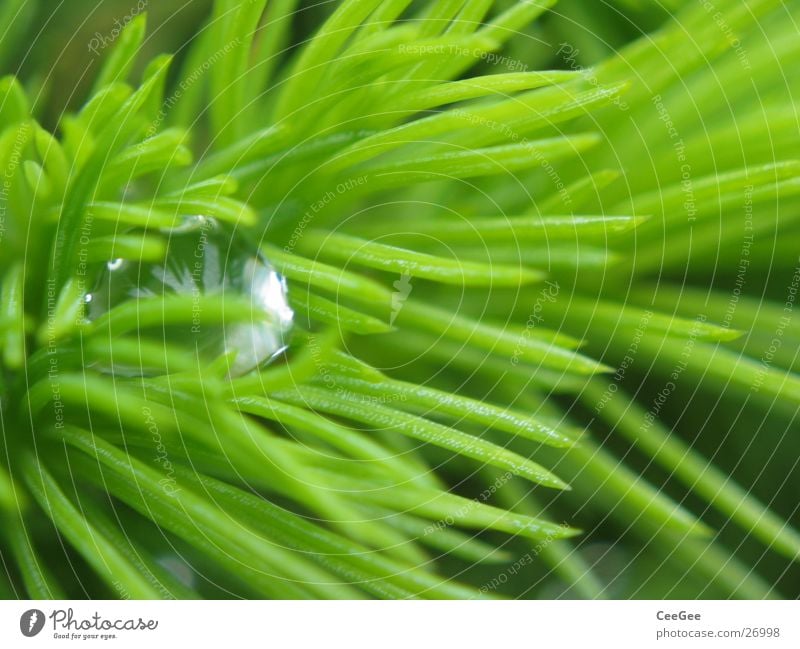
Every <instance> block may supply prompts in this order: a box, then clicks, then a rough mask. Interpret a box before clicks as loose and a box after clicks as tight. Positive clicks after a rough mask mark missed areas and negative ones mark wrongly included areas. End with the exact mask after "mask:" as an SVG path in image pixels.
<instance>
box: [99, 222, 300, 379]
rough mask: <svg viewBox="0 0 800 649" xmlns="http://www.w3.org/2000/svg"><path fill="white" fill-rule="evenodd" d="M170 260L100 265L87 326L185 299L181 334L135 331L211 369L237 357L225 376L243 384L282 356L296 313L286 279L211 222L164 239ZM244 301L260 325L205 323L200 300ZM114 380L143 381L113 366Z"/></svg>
mask: <svg viewBox="0 0 800 649" xmlns="http://www.w3.org/2000/svg"><path fill="white" fill-rule="evenodd" d="M164 238H165V241H166V244H167V252H166V255H165V257H164V259H163V260H162V261H159V262H140V261H132V260H127V259H113V260H111V261H109V262H107V263H106V264H105V267H104V268H103V270H102V272H101V274H100V276H99V278H98V280H97V283H96V285H95V288H94V290H92V292H91V293H89V294H87V295H86V297H85V300H84V302H85V312H86V317H87V319H88V320H89V321H93V320H96V319H97V318H99V317H100V316H102V315H103V314H105V313H107V312H108V311H109V310H110V309H112V308H114V307H115V306H118V305H120V304H122V303H124V302H126V301H129V300H136V299H143V298H148V297H159V296H162V297H163V296H168V295H184V296H191V297H192V301H191V302H192V310H191V313H187V319H186V321H187V323H190V324H187V325H186V326H183V327H176V326H172V325H170V326H168V327H162V328H159V329H158V330H157V331H151V330H139V331H138V332H136V333H138V335H139V336H140V337H141V338H147V339H149V340H153V341H164V342H168V343H172V344H177V345H182V346H184V347H187V346H188V347H189V348H191V349H192V350H194V349H196V350H197V351H198V352H199V353H200V354H201V355H202V357H203V358H204V359H205V360H207V361H211V360H214V359H215V358H218V357H219V356H221V355H223V354H230V353H232V352H235V358H234V360H233V361H232V363H231V365H230V375H232V376H240V375H242V374H246V373H247V372H249V371H251V370H253V369H255V368H256V367H258V366H260V365H263V364H265V363H267V362H269V361H270V360H271V359H274V358H275V357H276V356H278V355H279V354H280V353H281V352H283V351H284V350H285V349H286V346H287V342H288V337H289V333H290V331H291V328H292V323H293V319H294V313H293V312H292V309H291V308H290V306H289V303H288V298H287V292H288V291H287V287H286V281H285V279H284V278H283V277H282V276H281V275H280V274H279V273H278V272H277V271H276V270H275V269H274V268H273V267H272V266H271V265H270V263H269V261H268V260H267V259H265V258H264V256H263V255H262V254H261V253H260V252H259V251H258V250H257V249H256V248H255V247H253V246H251V245H249V243H248V242H247V241H245V240H244V238H243V237H240V236H237V235H236V234H235V233H234V231H233V230H232V229H231V228H229V227H226V226H223V225H222V224H220V223H219V222H217V221H216V220H215V219H213V218H209V217H205V216H192V217H188V218H186V219H185V220H184V221H183V222H182V223H181V224H180V225H179V226H177V227H175V228H173V229H171V230H168V231H165V232H164ZM207 295H222V296H226V295H234V296H236V297H245V298H247V299H248V300H249V302H250V304H251V306H252V307H254V308H255V309H257V311H254V313H259V314H260V313H261V312H263V313H264V317H263V318H262V317H260V316H259V317H258V318H255V317H254V318H252V319H251V320H249V321H245V322H243V321H236V322H230V323H225V324H223V325H220V324H219V323H218V322H217V323H213V324H207V325H206V324H204V323H203V313H202V299H201V298H202V297H203V296H207ZM112 370H113V371H114V372H116V373H121V374H126V375H131V374H145V373H148V372H147V371H146V370H144V369H142V368H138V371H137V370H135V369H132V368H127V367H125V368H123V367H119V366H117V365H115V366H114V367H113V368H112Z"/></svg>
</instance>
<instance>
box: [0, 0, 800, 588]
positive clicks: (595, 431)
mask: <svg viewBox="0 0 800 649" xmlns="http://www.w3.org/2000/svg"><path fill="white" fill-rule="evenodd" d="M649 4H650V3H649V2H646V1H645V0H642V1H637V2H634V1H633V0H627V1H626V2H622V1H620V2H618V3H616V5H617V6H618V7H619V9H620V10H622V9H623V8H624V10H625V11H631V12H636V11H637V8H638V10H640V11H642V12H645V13H646V12H647V11H648V5H649ZM661 4H666V5H667V6H668V8H669V9H670V10H675V11H676V12H677V13H675V14H668V13H667V11H666V10H665V9H664V8H663V7H662V8H661V9H659V11H660V12H661V13H659V14H658V15H659V16H660V17H661V19H662V22H663V24H662V26H661V27H660V28H659V29H658V30H657V31H655V32H654V33H653V34H652V35H651V36H648V37H643V38H640V39H636V40H633V41H632V42H631V43H630V44H628V45H627V46H625V47H624V48H623V49H622V50H621V51H619V52H616V53H615V52H613V51H611V48H610V47H607V46H606V45H604V44H603V41H602V39H600V38H599V37H589V36H587V33H589V32H592V30H593V29H594V28H595V27H596V30H597V31H596V34H602V33H604V31H603V30H611V31H613V30H615V29H616V30H618V31H619V33H613V34H609V38H613V39H615V40H619V39H624V38H625V34H624V33H623V31H624V30H623V27H621V26H620V25H622V21H620V22H619V24H618V23H609V22H608V21H605V22H604V21H603V20H601V19H600V18H598V16H599V14H597V13H595V11H596V9H595V6H594V5H595V3H590V2H579V1H578V0H565V1H564V3H563V13H562V12H561V10H560V7H561V5H558V4H556V3H555V2H553V1H550V0H540V1H530V0H526V1H524V2H522V1H521V2H513V1H503V2H500V1H498V2H492V1H490V0H485V1H484V0H478V1H470V2H462V1H456V2H454V1H451V0H431V1H430V2H426V3H412V2H409V1H408V0H383V1H377V0H342V1H341V2H338V3H335V7H334V8H333V9H332V10H331V13H330V15H329V16H328V17H327V19H326V20H325V21H324V22H323V23H322V24H321V25H316V26H315V32H314V36H313V37H312V38H310V39H309V40H308V41H307V42H305V43H303V44H301V45H297V46H294V43H293V41H292V32H291V27H292V25H293V24H294V23H296V22H297V21H298V20H299V18H298V16H301V15H302V14H301V13H298V14H295V12H296V11H297V10H298V8H300V7H301V5H302V3H298V2H296V0H271V1H270V2H265V1H264V0H261V1H250V0H248V1H244V0H217V1H216V2H215V3H214V6H213V10H212V12H211V13H210V15H209V16H208V19H207V22H206V23H205V24H204V26H203V27H202V28H201V29H200V31H199V32H198V34H197V36H196V37H195V38H194V39H193V40H192V42H191V44H189V45H188V47H187V48H186V51H184V52H182V53H181V56H180V59H179V60H180V63H179V64H178V65H177V66H176V65H175V64H174V62H173V58H172V57H169V56H161V57H157V58H155V59H154V60H153V61H151V62H150V63H149V64H146V65H139V64H138V63H139V61H140V59H141V52H140V50H141V49H142V48H143V47H145V44H146V38H147V34H146V31H147V30H146V17H145V16H144V15H141V16H139V17H137V18H136V19H134V20H132V21H131V22H130V24H129V25H128V27H127V28H126V29H125V31H124V32H123V33H122V34H121V35H120V36H119V38H118V39H117V41H116V42H115V43H114V45H113V47H110V48H109V49H108V50H107V51H105V52H103V66H102V69H100V70H99V71H98V72H97V73H96V75H95V76H94V79H93V86H92V89H91V92H90V94H89V95H88V96H86V97H85V98H84V101H83V102H82V107H81V108H80V109H78V110H76V111H74V112H72V113H70V114H66V115H64V116H63V117H62V118H61V120H60V121H59V123H58V124H57V128H54V129H53V132H50V131H49V130H48V129H47V128H45V127H44V126H43V125H42V124H40V123H39V121H37V118H36V115H38V114H39V113H38V112H37V111H39V110H40V107H38V106H37V105H36V101H37V100H36V98H35V97H34V96H33V95H32V94H31V93H30V92H29V91H28V90H26V87H25V85H24V84H23V83H22V82H21V81H19V80H18V79H17V78H15V77H14V76H5V77H3V78H2V80H0V169H1V170H2V172H0V173H2V177H3V183H4V184H3V189H2V193H0V226H2V227H0V269H1V270H0V272H1V274H2V276H1V277H0V426H2V435H3V440H4V443H3V445H2V446H1V447H0V459H2V462H0V519H2V525H1V526H0V553H2V557H3V559H4V565H5V566H7V567H10V569H9V574H8V576H7V578H5V577H0V593H5V592H6V591H7V592H8V596H19V597H34V598H36V597H42V598H46V597H62V596H87V595H88V596H93V597H134V598H157V597H178V598H192V597H229V596H238V597H256V598H257V597H267V598H323V597H330V598H361V597H387V598H411V597H426V598H428V597H430V598H472V597H494V596H503V595H505V596H517V597H535V596H541V597H547V596H559V595H561V594H567V595H569V596H579V597H672V596H681V595H683V596H688V597H759V598H760V597H771V596H791V597H796V596H798V592H797V588H796V583H797V579H795V580H794V582H791V580H790V579H789V578H785V579H784V578H783V576H784V575H789V577H791V575H795V576H796V575H797V562H798V559H800V534H798V532H797V531H796V530H795V529H794V527H793V526H792V525H791V524H790V523H789V522H788V521H787V519H791V517H794V518H795V520H796V515H797V498H796V493H797V490H798V480H797V458H798V457H800V455H799V454H800V444H799V443H798V440H797V435H796V432H797V421H796V414H797V412H798V407H800V375H798V374H797V372H798V367H800V362H799V361H798V355H797V350H798V349H800V321H799V320H798V316H797V315H796V313H794V309H796V308H797V307H796V296H797V290H798V285H799V284H800V258H798V254H800V247H798V246H797V241H798V235H800V230H798V222H799V221H800V219H798V218H797V217H798V215H800V209H799V208H800V201H798V197H799V196H800V191H798V189H799V188H800V161H798V160H796V159H794V158H795V157H796V156H797V151H798V150H800V148H799V147H800V129H798V121H797V116H796V112H795V107H794V106H795V101H794V96H795V95H796V93H797V92H799V91H800V75H798V72H797V71H798V70H800V38H798V33H797V24H798V21H799V20H800V3H798V2H796V1H794V0H791V1H789V2H779V1H777V0H746V1H742V0H715V3H714V5H715V9H714V11H709V10H708V9H707V7H706V6H705V5H704V3H684V2H678V1H675V2H671V3H661ZM705 4H708V3H705ZM30 5H31V3H30V2H28V3H26V2H23V1H21V0H20V1H17V0H15V1H13V2H6V3H5V4H4V5H3V8H2V9H0V64H4V63H5V62H6V61H8V60H9V59H10V57H11V56H12V54H13V52H14V47H15V43H16V42H17V41H15V40H12V38H11V36H14V38H16V37H17V36H18V34H19V32H20V31H21V29H22V28H23V27H24V26H25V25H27V24H28V23H29V22H30V21H31V15H32V14H31V13H30V11H31V9H30ZM554 5H555V6H554ZM684 5H685V8H682V7H684ZM597 11H599V10H597ZM603 11H610V9H609V8H608V7H606V8H605V9H604V10H603ZM717 12H719V14H717ZM548 21H549V22H548ZM569 21H583V23H582V24H583V25H584V28H582V29H581V30H578V29H575V30H574V33H573V32H572V31H571V30H567V29H565V25H566V24H569ZM542 22H544V23H545V24H547V25H550V24H552V25H553V29H554V30H555V31H556V33H559V34H561V35H562V36H563V38H564V39H567V40H566V41H565V43H562V44H561V46H560V49H559V50H558V52H557V53H556V55H555V57H553V56H551V57H550V60H549V64H551V65H552V67H553V68H568V69H552V70H548V69H543V70H528V69H527V67H526V66H527V64H526V66H522V63H521V62H520V61H518V60H516V59H515V58H514V56H517V55H520V52H524V50H525V47H524V46H525V44H526V43H527V42H528V41H529V39H530V38H531V34H535V33H537V32H536V30H537V29H540V27H538V25H540V24H541V23H542ZM595 23H596V25H595ZM609 25H610V26H609ZM572 36H574V39H573V40H569V39H570V38H571V37H572ZM627 40H631V39H630V38H627ZM557 47H558V46H557ZM512 53H513V55H512ZM537 56H540V54H537V53H536V52H535V51H532V54H531V57H532V58H536V57H537ZM600 57H602V58H603V60H602V61H598V59H599V58H600ZM587 58H588V59H590V60H592V61H593V62H597V64H596V65H595V66H594V67H592V68H584V67H581V66H583V65H584V64H585V60H586V59H587ZM512 64H513V65H512ZM140 68H141V69H143V70H144V72H143V73H142V74H141V76H140V77H137V75H136V74H135V73H134V71H135V70H137V69H140ZM26 83H27V82H26ZM196 214H202V215H205V216H209V217H214V218H216V219H217V220H219V221H222V222H225V223H226V224H228V225H229V226H230V227H232V228H235V229H236V231H237V232H238V233H239V234H240V236H241V237H242V238H244V239H247V240H249V241H250V242H251V243H252V245H253V246H258V247H260V249H261V250H262V252H263V253H264V255H265V256H266V258H267V259H268V260H269V261H270V262H271V263H272V264H273V265H274V266H275V267H276V268H277V269H278V270H279V271H280V272H281V273H282V274H283V275H284V276H285V277H286V279H287V282H288V286H289V295H290V301H291V305H292V307H293V309H294V310H295V312H296V324H295V330H294V332H293V337H292V344H291V347H290V349H289V350H288V351H287V353H286V355H285V357H282V358H281V359H280V360H278V361H277V362H275V363H274V364H272V365H269V366H267V367H262V368H259V369H257V370H255V371H253V372H251V373H250V374H248V375H245V376H241V377H235V378H232V377H229V376H228V375H227V368H228V367H229V362H230V360H231V359H230V358H225V357H222V358H219V359H217V360H216V361H214V362H212V363H211V364H209V363H208V362H207V361H202V360H200V359H199V357H198V355H197V354H196V353H195V350H193V349H191V348H189V347H187V346H186V344H185V342H186V341H182V340H179V339H173V338H170V336H169V335H166V336H165V338H164V340H163V344H161V343H160V342H159V343H154V342H153V340H152V339H139V337H138V336H137V331H138V330H139V329H140V328H143V327H149V328H155V329H159V328H162V327H165V326H170V325H176V324H185V323H189V322H191V318H192V312H193V308H196V307H197V304H196V301H195V300H194V298H193V297H191V296H180V297H175V296H172V297H167V298H142V299H140V300H129V301H128V302H126V303H123V304H121V305H119V306H117V307H115V308H114V309H113V310H111V311H110V312H109V313H107V314H105V315H104V316H102V317H100V318H98V319H96V320H95V321H93V322H91V323H89V322H87V321H86V318H85V313H84V299H85V296H86V294H87V293H88V292H89V291H90V290H91V287H92V285H93V282H94V281H95V280H96V278H97V276H98V274H99V273H100V269H101V267H102V266H103V264H104V262H106V261H107V260H109V259H114V258H118V257H121V258H125V259H131V260H143V261H157V260H160V259H162V258H163V256H164V255H165V254H166V253H165V251H166V250H167V238H168V235H166V234H165V231H166V230H167V229H168V228H170V227H174V226H175V225H176V224H178V223H180V221H181V219H182V218H184V217H187V216H191V215H196ZM743 293H747V294H749V297H744V296H743V295H742V294H743ZM201 306H202V312H203V318H204V322H208V323H212V324H231V323H234V322H247V321H249V320H250V319H251V318H252V317H253V312H252V309H251V307H250V305H249V304H248V303H247V302H246V301H245V300H242V299H237V298H236V297H235V296H230V295H224V296H223V295H206V296H203V297H202V300H201ZM112 364H114V365H116V364H122V365H125V366H127V367H134V368H135V367H147V368H148V369H149V372H148V373H147V376H145V377H141V376H138V377H137V376H127V375H126V376H122V375H119V374H116V375H112V374H111V373H110V372H109V371H108V368H109V367H111V366H112ZM132 374H134V375H135V374H136V372H133V373H132ZM726 409H727V410H736V413H735V414H736V416H735V420H734V421H727V423H725V422H726V417H725V416H724V415H726V414H729V413H726V412H724V411H725V410H726ZM709 422H710V423H709ZM720 422H722V423H720ZM725 425H727V426H728V428H727V429H726V428H723V426H725ZM726 431H727V432H726ZM695 438H697V439H695ZM709 438H710V439H709ZM695 442H697V444H696V443H695ZM753 445H756V446H757V447H758V448H755V449H754V448H753ZM717 447H719V452H717ZM764 448H766V449H768V450H770V451H771V453H769V452H765V451H764V450H763V449H764ZM778 449H780V453H779V454H780V457H781V459H782V463H779V464H778V466H782V467H785V473H784V474H783V475H777V476H775V477H774V478H771V479H769V480H768V485H767V487H768V489H767V491H766V495H765V492H764V485H763V481H764V476H763V475H761V473H759V472H758V471H757V470H755V469H753V466H755V467H756V468H758V466H759V465H760V466H762V467H773V460H774V457H773V456H774V455H775V454H776V453H778ZM732 457H733V458H734V459H733V460H732V459H731V458H732ZM740 465H742V466H744V468H745V469H747V470H742V468H741V466H740ZM768 470H770V471H773V470H774V469H773V468H769V469H768ZM762 472H763V471H762ZM737 476H742V477H743V479H744V480H743V482H742V483H738V482H737ZM751 483H752V485H753V486H754V489H753V492H752V493H751V490H750V488H749V487H750V486H751ZM770 490H772V492H770ZM787 491H788V492H790V496H788V497H787V496H786V492H787ZM791 494H793V495H791ZM582 532H583V534H584V536H581V534H582ZM584 539H587V540H584ZM609 540H610V541H612V542H614V543H615V545H614V547H613V548H610V549H608V550H607V551H606V552H605V554H602V556H600V557H599V558H598V556H597V544H596V543H595V542H596V541H609ZM589 544H594V545H589ZM62 546H63V547H64V548H66V549H64V550H62V549H61V548H62ZM532 547H533V548H534V550H531V548H532ZM59 552H60V553H61V554H59ZM526 553H529V554H530V553H532V554H533V555H534V556H533V560H532V561H530V562H526V564H525V565H526V566H528V567H527V568H526V571H527V572H520V573H519V574H516V570H515V574H516V577H515V578H510V577H509V573H508V570H509V565H513V562H514V561H515V560H516V559H517V558H518V557H519V556H524V555H525V554H526ZM609 554H610V555H611V556H613V555H615V554H616V555H618V556H617V558H616V559H615V561H616V562H617V563H613V562H612V561H611V560H610V559H608V561H607V560H606V558H605V557H606V556H607V555H609ZM64 556H66V557H68V558H70V563H71V565H72V566H73V568H74V574H73V573H68V572H67V571H66V570H65V569H64V561H63V558H64ZM176 564H177V565H180V569H176V568H175V566H176ZM609 565H611V566H612V567H614V566H616V567H615V569H616V570H617V572H618V573H619V574H610V573H609V570H610V568H609ZM631 574H635V575H638V577H637V579H638V581H636V582H634V583H631V582H630V581H629V578H630V575H631ZM187 575H188V576H187ZM498 575H505V576H506V579H502V580H500V579H498ZM641 575H649V576H647V577H641ZM782 579H783V581H781V580H782ZM515 581H516V583H514V582H515ZM6 582H7V583H6ZM507 582H508V583H507ZM501 584H502V585H501Z"/></svg>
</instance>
